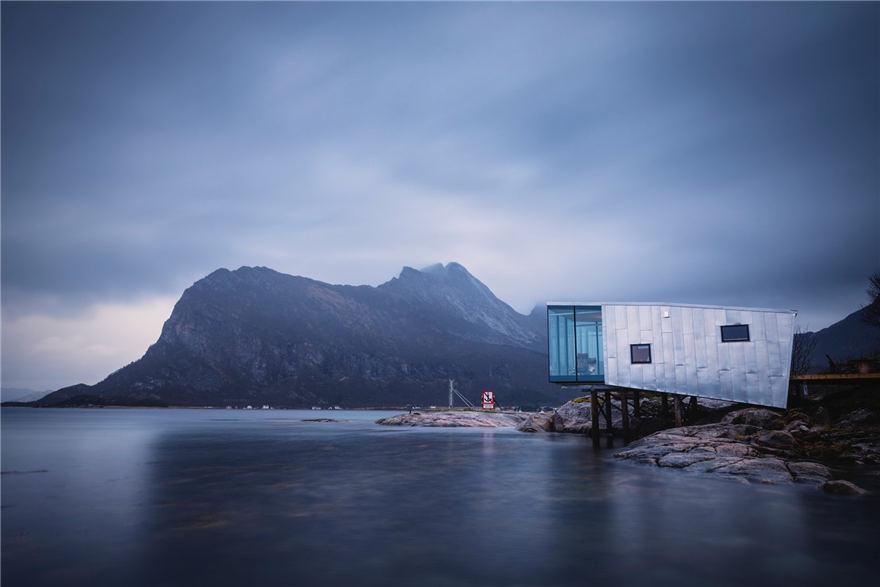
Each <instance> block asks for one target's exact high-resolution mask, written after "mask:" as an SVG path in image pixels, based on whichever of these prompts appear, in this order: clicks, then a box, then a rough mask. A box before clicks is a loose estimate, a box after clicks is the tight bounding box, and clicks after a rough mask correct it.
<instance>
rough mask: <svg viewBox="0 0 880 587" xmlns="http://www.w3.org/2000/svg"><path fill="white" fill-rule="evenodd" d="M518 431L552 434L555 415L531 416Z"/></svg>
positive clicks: (540, 413) (540, 414) (518, 427)
mask: <svg viewBox="0 0 880 587" xmlns="http://www.w3.org/2000/svg"><path fill="white" fill-rule="evenodd" d="M516 429H517V430H519V431H520V432H551V431H552V430H553V413H552V412H537V413H535V414H531V415H529V417H528V418H526V420H525V422H523V423H522V424H520V425H519V426H517V427H516Z"/></svg>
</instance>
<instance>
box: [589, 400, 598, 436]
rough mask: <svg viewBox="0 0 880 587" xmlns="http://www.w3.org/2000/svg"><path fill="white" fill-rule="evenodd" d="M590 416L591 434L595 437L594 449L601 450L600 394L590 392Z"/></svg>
mask: <svg viewBox="0 0 880 587" xmlns="http://www.w3.org/2000/svg"><path fill="white" fill-rule="evenodd" d="M590 416H591V418H592V422H591V424H592V425H591V427H590V434H591V436H592V437H593V448H596V449H598V448H599V394H598V392H596V391H595V390H592V389H591V390H590Z"/></svg>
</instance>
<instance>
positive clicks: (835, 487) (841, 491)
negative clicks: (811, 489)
mask: <svg viewBox="0 0 880 587" xmlns="http://www.w3.org/2000/svg"><path fill="white" fill-rule="evenodd" d="M822 490H823V491H825V492H826V493H830V494H832V495H865V494H866V493H868V492H867V491H865V490H864V489H862V488H861V487H859V486H858V485H856V484H855V483H851V482H849V481H844V480H842V479H836V480H834V481H826V482H825V483H824V484H823V485H822Z"/></svg>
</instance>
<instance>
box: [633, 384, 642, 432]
mask: <svg viewBox="0 0 880 587" xmlns="http://www.w3.org/2000/svg"><path fill="white" fill-rule="evenodd" d="M633 416H635V417H636V426H638V424H639V421H640V419H641V417H642V410H641V402H640V401H639V392H638V391H634V392H633Z"/></svg>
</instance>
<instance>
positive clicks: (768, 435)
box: [615, 420, 831, 485]
mask: <svg viewBox="0 0 880 587" xmlns="http://www.w3.org/2000/svg"><path fill="white" fill-rule="evenodd" d="M749 421H754V420H749ZM755 433H760V436H758V437H757V438H755ZM751 442H755V444H751ZM761 442H763V443H765V444H768V445H773V446H793V445H794V438H792V437H791V435H790V434H789V433H788V432H784V431H780V430H772V431H764V432H763V433H761V430H760V429H759V428H756V427H754V426H752V425H748V424H726V425H725V424H705V425H702V426H684V427H682V428H672V429H669V430H662V431H660V432H655V433H654V434H651V435H649V436H646V437H644V438H642V439H640V440H638V441H636V442H634V443H632V444H630V445H629V446H628V447H626V448H625V449H624V450H622V451H619V452H618V453H617V454H616V455H615V456H616V457H617V458H620V459H626V460H632V461H635V462H638V463H645V464H652V465H656V466H658V467H665V468H671V469H681V470H685V471H690V472H693V473H701V474H713V475H722V476H726V477H737V478H740V479H743V480H746V481H751V482H755V483H771V484H778V483H794V482H798V483H813V484H816V485H819V484H821V483H824V482H825V481H827V480H828V479H830V478H831V472H830V471H829V470H828V468H827V467H825V466H824V465H820V464H818V463H811V462H805V461H799V462H795V463H788V462H786V460H785V459H783V458H780V457H779V456H775V454H774V455H767V454H762V449H761V446H762V444H761ZM773 450H774V453H775V452H776V449H773Z"/></svg>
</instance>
